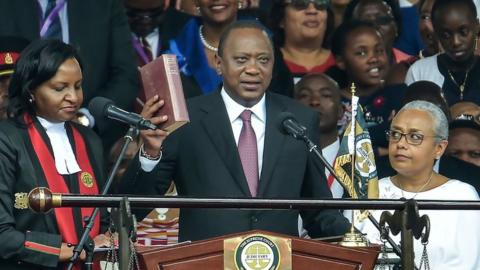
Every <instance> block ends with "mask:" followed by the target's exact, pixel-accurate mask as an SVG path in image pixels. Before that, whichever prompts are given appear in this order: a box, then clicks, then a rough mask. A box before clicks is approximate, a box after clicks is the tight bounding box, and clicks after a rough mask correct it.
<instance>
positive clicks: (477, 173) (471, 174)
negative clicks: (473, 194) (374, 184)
mask: <svg viewBox="0 0 480 270" xmlns="http://www.w3.org/2000/svg"><path fill="white" fill-rule="evenodd" d="M376 163H377V172H378V178H383V177H388V176H392V175H394V174H396V172H395V170H394V169H393V168H392V167H391V166H390V162H389V160H388V156H385V157H379V158H377V159H376ZM439 173H440V174H441V175H444V176H446V177H448V178H450V179H457V180H460V181H463V182H465V183H467V184H470V185H472V186H473V187H474V188H475V189H476V190H477V193H479V194H480V180H479V179H480V168H479V167H477V166H475V165H473V164H470V163H468V162H465V161H463V160H460V159H458V158H454V157H451V156H447V155H443V156H442V157H441V158H440V167H439Z"/></svg>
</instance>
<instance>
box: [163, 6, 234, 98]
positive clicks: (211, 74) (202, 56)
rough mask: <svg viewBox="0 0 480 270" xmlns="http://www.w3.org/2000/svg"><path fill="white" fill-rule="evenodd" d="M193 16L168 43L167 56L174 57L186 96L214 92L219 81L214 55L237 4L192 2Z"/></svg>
mask: <svg viewBox="0 0 480 270" xmlns="http://www.w3.org/2000/svg"><path fill="white" fill-rule="evenodd" d="M194 2H195V4H196V8H195V10H196V15H197V16H198V17H196V18H192V19H190V20H189V21H188V22H187V24H186V25H185V26H184V28H183V29H182V30H181V32H180V33H179V34H178V36H177V37H176V38H175V39H172V40H170V42H169V48H168V53H173V54H175V55H177V59H178V64H179V67H180V69H181V73H182V76H183V78H182V83H183V89H184V93H185V97H187V98H188V97H193V96H198V95H203V94H207V93H210V92H212V91H215V90H217V89H218V88H219V87H220V85H221V82H222V78H221V77H220V76H219V75H218V74H217V71H216V69H215V54H216V53H217V51H218V43H219V41H220V35H221V34H222V32H223V30H224V29H225V28H226V27H228V25H230V24H231V23H232V22H234V21H236V20H237V12H238V1H236V0H227V1H223V2H222V3H220V2H216V1H211V0H195V1H194Z"/></svg>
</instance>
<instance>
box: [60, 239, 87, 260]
mask: <svg viewBox="0 0 480 270" xmlns="http://www.w3.org/2000/svg"><path fill="white" fill-rule="evenodd" d="M73 248H74V246H72V245H70V244H67V243H62V246H61V247H60V255H59V261H61V262H68V261H69V260H70V258H71V257H72V256H73ZM85 258H86V254H85V250H82V252H81V253H80V258H79V260H80V261H84V260H85Z"/></svg>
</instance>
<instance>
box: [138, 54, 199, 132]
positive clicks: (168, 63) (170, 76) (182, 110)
mask: <svg viewBox="0 0 480 270" xmlns="http://www.w3.org/2000/svg"><path fill="white" fill-rule="evenodd" d="M140 76H141V79H142V84H143V91H144V94H145V98H146V100H148V99H150V98H151V97H153V96H155V95H158V96H159V97H160V99H163V100H165V104H164V105H163V106H162V108H160V110H158V112H157V115H167V116H168V120H167V122H165V123H164V124H163V125H161V126H160V128H161V129H163V130H166V131H168V132H172V131H174V130H175V129H177V128H179V127H181V126H183V125H184V124H186V123H188V122H189V121H190V119H189V117H188V111H187V105H186V102H185V95H184V94H183V87H182V81H181V80H180V71H179V70H178V63H177V58H176V56H175V55H173V54H162V55H160V56H159V57H157V58H156V59H154V60H153V61H152V62H150V63H148V64H146V65H144V66H143V67H141V68H140Z"/></svg>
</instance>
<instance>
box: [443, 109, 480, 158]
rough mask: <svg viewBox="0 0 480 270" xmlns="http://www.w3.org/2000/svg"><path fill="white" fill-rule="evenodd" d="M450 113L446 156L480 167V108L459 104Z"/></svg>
mask: <svg viewBox="0 0 480 270" xmlns="http://www.w3.org/2000/svg"><path fill="white" fill-rule="evenodd" d="M451 112H452V118H453V121H452V122H451V123H450V134H449V137H448V147H447V151H446V154H447V155H450V156H452V157H456V158H458V159H461V160H463V161H466V162H469V163H471V164H474V165H476V166H480V107H479V106H477V105H476V104H474V103H471V102H460V103H457V104H455V105H453V106H452V108H451Z"/></svg>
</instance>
